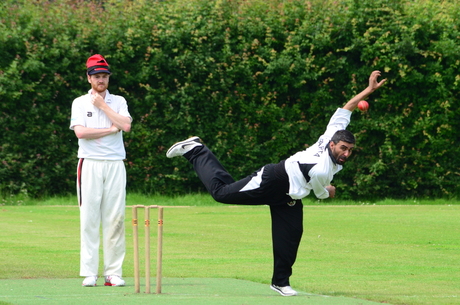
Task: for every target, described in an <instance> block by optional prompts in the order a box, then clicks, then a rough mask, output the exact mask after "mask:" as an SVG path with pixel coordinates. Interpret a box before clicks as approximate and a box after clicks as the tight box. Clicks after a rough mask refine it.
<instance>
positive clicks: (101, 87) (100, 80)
mask: <svg viewBox="0 0 460 305" xmlns="http://www.w3.org/2000/svg"><path fill="white" fill-rule="evenodd" d="M109 78H110V74H108V73H97V74H93V75H88V82H89V83H90V84H91V88H92V89H93V90H94V91H96V92H99V93H102V92H104V91H105V90H107V88H108V87H109Z"/></svg>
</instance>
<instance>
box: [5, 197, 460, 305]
mask: <svg viewBox="0 0 460 305" xmlns="http://www.w3.org/2000/svg"><path fill="white" fill-rule="evenodd" d="M154 199H155V198H153V201H152V202H151V203H152V204H162V203H161V202H156V201H155V200H154ZM136 203H137V202H128V204H136ZM142 204H144V203H142ZM185 204H186V203H185V202H183V205H185ZM304 216H305V222H304V229H305V231H304V237H303V240H302V243H301V246H300V249H299V255H298V260H297V262H296V264H295V265H294V274H293V276H292V278H291V285H292V286H293V287H294V288H295V289H297V290H299V291H302V292H304V293H306V294H311V295H326V296H334V297H345V298H355V299H361V300H372V301H377V302H387V303H390V304H458V303H459V301H460V300H459V295H458V291H460V284H459V283H460V267H459V266H458V264H456V263H455V262H456V261H458V256H459V250H460V242H459V239H458V236H459V233H460V232H459V231H460V226H458V219H459V216H460V206H459V205H391V206H387V205H359V206H358V205H356V206H352V205H349V206H320V205H315V206H305V208H304ZM126 228H127V232H126V234H127V242H128V245H127V248H128V249H127V250H128V251H127V256H126V260H125V265H124V276H125V277H126V278H127V279H128V284H129V285H132V283H129V278H131V277H132V276H133V268H132V266H133V263H132V262H133V256H132V253H133V252H132V234H131V232H132V231H131V219H130V209H129V208H128V209H127V217H126ZM140 233H142V230H140ZM151 233H152V238H155V230H154V229H153V228H152V230H151ZM140 238H142V236H140ZM0 245H1V249H2V255H1V256H2V259H1V260H0V278H1V279H7V282H8V281H15V280H24V279H33V280H36V279H40V280H51V282H54V281H53V279H59V280H61V279H62V280H69V281H71V283H72V285H76V293H77V294H79V293H81V294H82V295H84V294H86V293H87V292H86V290H85V288H82V287H80V282H81V279H80V278H78V268H79V214H78V207H76V206H75V205H74V206H2V207H0ZM152 247H153V248H152V253H155V249H154V247H155V243H152ZM141 251H142V249H141ZM152 259H153V260H154V259H155V256H154V255H152ZM141 266H142V262H141ZM271 272H272V253H271V239H270V217H269V211H268V208H267V207H265V206H256V207H250V206H228V205H215V206H200V207H194V206H191V207H183V208H181V207H167V208H165V215H164V249H163V274H164V278H165V283H167V282H168V279H171V280H172V281H174V279H197V278H198V279H200V278H202V279H203V281H208V279H241V280H245V281H248V282H250V283H255V284H263V285H261V287H263V288H261V292H260V294H262V295H263V296H262V295H261V297H262V298H263V300H265V298H271V297H276V298H277V297H278V295H276V293H274V292H273V291H271V290H270V289H269V288H268V284H269V282H270V278H271ZM152 281H154V275H153V274H152ZM2 283H4V282H3V280H2ZM31 283H32V282H31ZM73 283H75V284H73ZM101 283H102V282H101ZM34 285H35V284H34ZM38 285H39V286H38V288H37V289H39V288H40V284H38ZM225 286H226V285H223V287H224V288H223V289H224V290H225ZM243 286H244V285H243ZM256 286H257V285H256ZM109 288H110V287H109ZM131 288H132V287H125V288H123V289H124V290H114V291H115V293H118V292H120V294H121V295H124V294H131V293H132V292H133V291H131V290H134V289H131ZM97 289H99V288H97ZM212 289H213V288H210V289H208V290H212ZM164 290H165V291H166V290H167V288H166V287H165V289H164ZM208 290H207V293H210V295H212V291H208ZM2 291H3V289H2ZM96 291H98V290H96ZM107 291H108V290H107ZM153 291H154V289H153ZM237 291H238V289H234V288H231V287H230V286H229V287H228V291H227V292H228V293H230V294H231V295H238V294H239V293H238V292H237ZM104 293H108V292H105V291H104ZM220 293H222V292H221V291H220V290H219V292H218V293H217V294H220ZM0 295H1V294H0ZM280 298H282V297H280ZM211 299H213V298H211ZM283 299H286V298H283ZM277 300H278V301H280V300H279V299H277ZM0 301H5V300H2V299H0ZM214 301H216V300H214ZM237 302H238V301H237ZM211 303H213V304H215V302H213V301H211V302H210V304H211ZM13 304H19V303H13ZM37 304H38V303H37ZM228 304H230V303H228ZM251 304H256V303H251ZM257 304H258V303H257ZM260 304H262V303H260ZM266 304H268V303H266ZM307 304H308V303H307ZM337 304H343V303H337Z"/></svg>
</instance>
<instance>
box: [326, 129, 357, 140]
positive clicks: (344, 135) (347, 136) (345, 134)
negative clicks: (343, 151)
mask: <svg viewBox="0 0 460 305" xmlns="http://www.w3.org/2000/svg"><path fill="white" fill-rule="evenodd" d="M331 141H332V142H334V144H337V143H339V142H340V141H343V142H347V143H350V144H355V143H356V139H355V136H354V135H353V134H352V133H351V132H349V131H348V130H345V129H344V130H338V131H336V132H335V133H334V135H333V136H332V139H331Z"/></svg>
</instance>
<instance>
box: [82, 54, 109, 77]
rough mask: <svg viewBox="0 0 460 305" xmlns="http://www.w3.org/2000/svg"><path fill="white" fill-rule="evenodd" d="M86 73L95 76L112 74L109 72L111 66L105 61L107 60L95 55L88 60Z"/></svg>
mask: <svg viewBox="0 0 460 305" xmlns="http://www.w3.org/2000/svg"><path fill="white" fill-rule="evenodd" d="M86 68H87V70H86V73H88V75H93V74H96V73H108V74H111V72H110V70H109V64H108V63H107V61H106V60H105V58H104V57H103V56H102V55H100V54H95V55H93V56H91V57H90V58H88V60H87V61H86Z"/></svg>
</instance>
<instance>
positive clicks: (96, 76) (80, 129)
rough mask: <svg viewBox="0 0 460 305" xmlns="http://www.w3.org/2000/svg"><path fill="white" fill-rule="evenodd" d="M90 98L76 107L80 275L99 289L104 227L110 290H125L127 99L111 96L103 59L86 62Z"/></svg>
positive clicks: (96, 57) (95, 57) (73, 126)
mask: <svg viewBox="0 0 460 305" xmlns="http://www.w3.org/2000/svg"><path fill="white" fill-rule="evenodd" d="M86 67H87V79H88V82H89V83H90V84H91V89H90V90H89V91H88V94H85V95H82V96H80V97H78V98H76V99H75V100H74V101H73V103H72V116H71V122H70V129H72V130H74V132H75V135H76V136H77V138H78V145H79V149H78V158H79V162H78V168H77V195H78V201H79V206H80V235H81V252H80V276H84V277H85V279H84V280H83V284H82V285H83V286H87V287H91V286H96V281H97V277H98V267H99V243H100V234H99V229H100V226H101V224H102V234H103V249H104V273H103V275H104V276H105V285H106V286H124V285H125V281H124V280H123V279H122V277H121V276H122V264H123V260H124V257H125V252H126V250H125V227H124V220H125V200H126V169H125V165H124V163H123V159H125V157H126V152H125V147H124V143H123V133H122V132H121V131H126V132H128V131H130V129H131V120H132V119H131V115H130V114H129V112H128V106H127V103H126V100H125V99H124V98H123V97H121V96H118V95H114V94H110V93H109V91H108V90H107V88H108V85H109V78H110V74H111V72H110V70H109V65H108V64H107V61H106V60H105V59H104V57H102V56H101V55H99V54H97V55H93V56H91V57H90V58H88V60H87V62H86Z"/></svg>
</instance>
